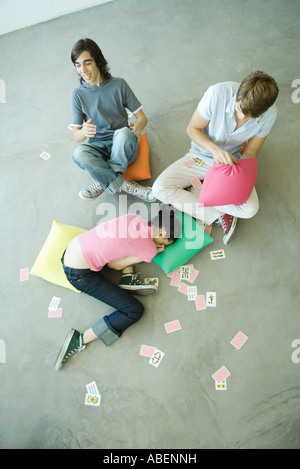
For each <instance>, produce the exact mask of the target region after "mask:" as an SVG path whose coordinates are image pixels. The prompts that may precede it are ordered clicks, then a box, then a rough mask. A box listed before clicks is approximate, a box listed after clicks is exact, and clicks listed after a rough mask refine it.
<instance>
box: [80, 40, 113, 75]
mask: <svg viewBox="0 0 300 469" xmlns="http://www.w3.org/2000/svg"><path fill="white" fill-rule="evenodd" d="M85 50H86V51H88V52H89V53H90V54H91V56H92V57H93V59H94V60H95V62H96V65H97V67H98V68H99V70H100V73H101V75H102V77H103V78H104V80H108V79H109V78H111V74H110V71H109V66H108V62H107V60H106V59H105V57H104V55H103V54H102V52H101V49H100V47H99V46H98V44H96V43H95V42H94V41H93V40H92V39H89V38H86V39H79V41H77V42H76V44H74V46H73V49H72V52H71V60H72V62H73V64H74V65H75V63H76V60H77V58H78V57H79V55H80V54H82V52H84V51H85ZM83 82H84V80H83V78H82V77H81V78H80V83H83Z"/></svg>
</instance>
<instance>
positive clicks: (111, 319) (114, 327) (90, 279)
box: [61, 256, 144, 345]
mask: <svg viewBox="0 0 300 469" xmlns="http://www.w3.org/2000/svg"><path fill="white" fill-rule="evenodd" d="M63 257H64V256H63ZM63 257H62V259H61V262H62V265H63V269H64V271H65V274H66V277H67V279H68V281H69V282H70V284H71V285H73V287H75V288H77V290H80V291H81V292H83V293H86V294H87V295H90V296H93V297H94V298H96V299H97V300H100V301H102V302H103V303H105V304H107V305H109V306H112V307H113V308H115V309H116V310H115V311H114V312H113V313H111V314H109V315H108V316H104V317H103V318H102V319H100V321H98V322H96V324H94V325H93V326H92V329H93V332H94V334H95V335H96V336H97V337H98V339H100V340H102V342H103V343H104V344H105V345H111V344H112V343H114V342H115V341H116V340H117V339H118V338H119V337H120V336H121V335H122V332H124V331H125V330H126V329H127V328H128V327H130V326H132V325H133V324H135V323H136V322H137V321H138V320H139V319H140V318H141V317H142V315H143V312H144V306H143V305H142V303H140V302H139V301H138V300H137V299H136V298H134V297H133V296H131V294H130V293H128V292H127V291H125V290H122V288H120V287H119V286H118V285H115V284H114V283H112V282H110V281H109V280H107V279H106V278H105V277H104V276H103V274H102V273H101V271H100V272H94V271H92V270H90V269H73V268H71V267H67V266H66V265H64V263H63Z"/></svg>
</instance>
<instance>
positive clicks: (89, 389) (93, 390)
mask: <svg viewBox="0 0 300 469" xmlns="http://www.w3.org/2000/svg"><path fill="white" fill-rule="evenodd" d="M85 387H86V390H87V392H88V393H89V394H93V395H96V394H97V395H98V396H100V393H99V391H98V388H97V384H96V381H92V382H91V383H89V384H86V385H85Z"/></svg>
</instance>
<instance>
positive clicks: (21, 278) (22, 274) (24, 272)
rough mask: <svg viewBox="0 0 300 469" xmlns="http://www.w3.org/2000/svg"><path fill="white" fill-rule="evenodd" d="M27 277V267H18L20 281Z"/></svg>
mask: <svg viewBox="0 0 300 469" xmlns="http://www.w3.org/2000/svg"><path fill="white" fill-rule="evenodd" d="M28 279H29V269H28V267H24V269H20V282H24V281H25V280H28Z"/></svg>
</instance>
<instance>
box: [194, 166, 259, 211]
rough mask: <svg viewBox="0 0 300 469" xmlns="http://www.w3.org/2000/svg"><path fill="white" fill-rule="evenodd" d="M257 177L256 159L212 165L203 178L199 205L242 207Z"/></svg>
mask: <svg viewBox="0 0 300 469" xmlns="http://www.w3.org/2000/svg"><path fill="white" fill-rule="evenodd" d="M256 175H257V159H256V158H245V159H241V160H238V164H232V165H227V164H223V163H216V164H214V165H213V166H212V167H211V169H210V170H209V171H208V173H207V175H206V176H205V179H204V182H203V186H202V189H201V193H200V197H199V204H204V205H205V206H207V207H212V206H216V205H231V204H233V205H242V204H244V203H245V202H246V201H247V200H248V199H249V197H250V194H251V192H252V190H253V187H254V184H255V180H256Z"/></svg>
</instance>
